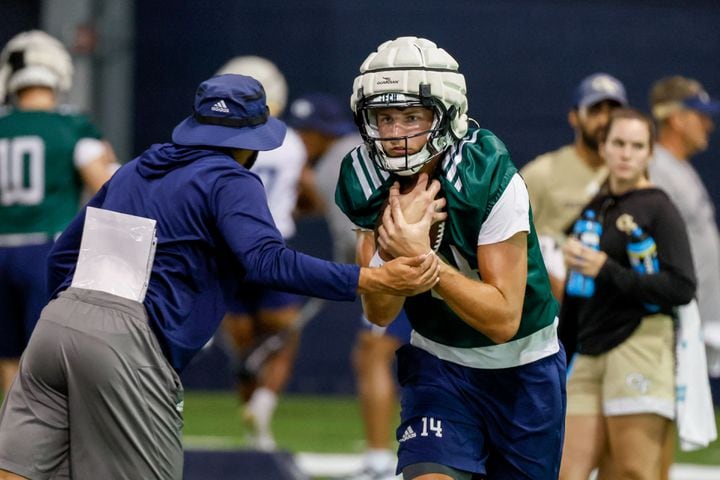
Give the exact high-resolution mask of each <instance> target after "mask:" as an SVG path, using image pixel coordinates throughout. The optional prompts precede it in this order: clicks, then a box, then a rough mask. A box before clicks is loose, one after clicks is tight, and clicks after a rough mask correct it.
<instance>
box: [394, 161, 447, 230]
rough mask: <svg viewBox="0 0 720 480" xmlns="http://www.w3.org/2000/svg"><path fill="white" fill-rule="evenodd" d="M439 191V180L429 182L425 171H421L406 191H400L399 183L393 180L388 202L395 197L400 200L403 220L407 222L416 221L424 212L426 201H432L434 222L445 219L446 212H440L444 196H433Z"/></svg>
mask: <svg viewBox="0 0 720 480" xmlns="http://www.w3.org/2000/svg"><path fill="white" fill-rule="evenodd" d="M428 182H429V185H428ZM439 192H440V182H439V181H437V180H433V181H432V182H430V177H428V175H427V173H421V174H420V175H418V177H417V182H416V183H415V185H414V186H413V187H412V188H411V189H410V190H408V191H401V189H400V183H398V182H395V183H394V184H393V186H392V187H391V188H390V195H389V198H388V204H389V202H390V200H391V199H392V198H395V197H397V198H398V200H400V209H401V210H402V212H403V216H404V217H405V221H406V222H407V223H416V222H419V221H420V219H421V218H422V216H423V215H424V214H425V208H426V207H427V205H428V203H432V204H433V208H434V212H435V214H434V215H433V219H432V223H433V224H435V223H437V222H440V221H443V220H445V218H446V217H447V214H446V213H444V212H442V209H443V208H444V207H445V203H446V200H445V199H444V198H435V197H437V194H438V193H439ZM388 209H389V207H388Z"/></svg>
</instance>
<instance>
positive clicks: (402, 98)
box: [355, 93, 453, 176]
mask: <svg viewBox="0 0 720 480" xmlns="http://www.w3.org/2000/svg"><path fill="white" fill-rule="evenodd" d="M412 107H420V108H427V109H430V110H431V111H432V115H433V118H432V124H431V126H430V128H429V129H426V130H422V131H419V132H413V133H411V134H410V135H406V136H400V137H383V136H382V134H381V133H380V130H379V125H378V120H377V113H378V112H379V111H380V110H381V109H388V108H391V109H398V110H404V109H407V108H412ZM355 121H356V123H357V125H358V127H359V129H360V135H361V136H362V138H363V140H364V141H365V144H366V146H367V148H368V151H369V152H370V155H371V157H372V159H373V160H374V161H375V163H377V164H378V166H379V167H380V168H382V169H383V170H385V171H388V172H391V173H395V174H397V175H403V176H404V175H413V174H415V173H417V172H418V171H420V169H421V168H422V167H423V165H425V164H426V163H428V162H429V161H431V160H432V159H434V158H435V157H436V156H437V155H439V154H440V153H442V152H443V151H444V150H445V149H446V148H447V146H448V145H450V143H452V140H453V139H452V133H451V132H450V129H449V127H448V122H447V111H446V109H445V106H444V105H443V104H442V103H441V102H439V101H437V100H436V99H433V98H432V97H426V98H421V97H419V96H417V95H410V94H404V93H386V94H380V95H375V96H373V97H366V98H365V99H363V100H362V101H360V102H359V103H358V106H357V109H356V112H355ZM421 136H423V137H425V144H424V145H423V147H422V148H421V149H420V150H419V151H417V152H415V153H408V152H409V151H410V149H409V141H410V140H412V139H415V138H417V137H421ZM397 140H401V141H404V142H405V152H406V153H405V155H403V156H394V155H390V154H388V152H386V151H385V149H384V147H383V143H384V142H389V141H397Z"/></svg>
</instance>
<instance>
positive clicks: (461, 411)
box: [336, 37, 565, 480]
mask: <svg viewBox="0 0 720 480" xmlns="http://www.w3.org/2000/svg"><path fill="white" fill-rule="evenodd" d="M458 68H459V67H458V64H457V62H456V61H455V59H453V58H452V56H450V55H449V54H448V53H447V52H446V51H445V50H443V49H441V48H438V47H437V46H436V45H435V43H433V42H431V41H429V40H426V39H422V38H416V37H401V38H398V39H396V40H391V41H388V42H385V43H383V44H382V45H380V46H379V47H378V49H377V51H376V52H373V53H371V54H370V55H369V56H368V57H367V59H366V60H365V61H364V62H363V64H362V65H361V67H360V75H359V76H358V77H357V78H356V79H355V82H354V84H353V91H352V96H351V106H352V109H353V112H354V113H355V118H356V123H357V124H358V126H359V128H360V133H361V135H362V136H363V139H364V141H365V143H364V145H363V146H361V147H358V148H357V149H355V150H353V151H352V152H350V153H349V154H348V155H347V156H346V157H345V159H344V160H343V164H342V169H341V174H340V178H339V181H338V191H337V197H336V199H337V202H338V205H339V206H340V208H341V209H342V210H343V211H344V212H345V213H346V214H347V215H348V217H349V218H350V219H351V220H352V221H353V222H354V223H355V224H357V225H358V226H360V227H363V228H364V229H367V231H365V232H361V233H360V238H359V241H360V242H361V245H360V247H359V248H360V251H361V252H364V255H362V258H361V265H369V266H375V267H377V266H382V265H383V264H384V262H385V261H386V260H388V259H391V258H393V257H395V256H398V255H404V254H406V253H410V252H428V251H429V250H430V249H431V248H432V250H436V251H437V256H438V257H439V258H440V259H441V261H440V265H441V270H440V281H439V283H438V284H437V286H435V287H434V288H433V289H432V290H431V291H430V292H426V293H424V294H420V295H415V296H412V297H404V296H394V295H372V294H371V295H364V296H363V307H364V310H365V313H366V315H367V317H368V319H370V321H372V322H373V323H376V324H378V325H381V326H382V325H387V324H388V323H390V322H392V321H393V320H394V319H395V317H396V316H397V315H398V313H399V312H400V310H401V309H404V310H405V312H406V314H407V316H408V318H409V319H410V324H411V325H412V333H411V341H410V344H407V345H404V346H402V347H401V348H400V349H399V350H398V352H397V361H398V379H399V382H400V386H401V392H402V395H401V398H402V399H401V407H402V408H401V424H400V426H399V427H398V429H397V431H396V438H397V440H398V442H399V444H400V447H399V451H398V465H397V470H396V471H397V473H402V474H403V478H406V479H412V478H433V479H437V480H439V479H468V480H469V479H471V478H473V477H474V476H477V475H483V476H485V477H487V478H498V479H499V478H502V479H521V478H522V479H525V478H538V479H540V478H543V479H551V478H556V477H557V474H558V469H559V466H560V453H561V447H562V438H563V420H564V412H565V357H564V352H563V350H562V347H561V346H560V345H559V343H558V339H557V333H556V330H557V318H556V314H557V302H556V301H555V300H554V299H553V296H552V293H551V291H550V284H549V281H548V278H547V273H546V271H545V267H544V265H543V263H542V256H541V253H540V247H539V245H538V242H537V237H536V234H535V230H534V227H533V224H532V217H531V214H530V203H529V200H528V195H527V190H526V188H525V184H524V183H523V181H522V178H521V177H520V176H519V175H518V174H517V170H516V168H515V167H514V165H513V164H512V161H511V160H510V155H509V153H508V151H507V149H506V148H505V146H504V145H503V144H502V142H501V141H500V140H499V139H498V138H497V137H496V136H495V135H493V134H492V133H491V132H489V131H487V130H484V129H479V128H477V127H476V126H471V125H470V124H469V119H468V116H467V98H466V89H465V78H464V76H463V75H462V74H460V73H459V72H458ZM438 193H440V195H441V198H439V199H436V198H435V197H436V194H438ZM388 199H389V202H388ZM386 202H388V205H389V206H388V207H386V206H385V205H386ZM445 205H446V210H447V211H446V214H442V213H441V212H439V211H438V209H442V207H443V206H445ZM428 211H430V212H434V215H433V219H434V220H436V221H439V222H441V223H439V224H438V225H437V226H436V227H435V228H433V229H432V230H431V232H432V233H431V236H428V235H427V234H426V233H425V231H420V230H419V229H418V227H419V226H422V222H420V223H415V222H416V221H418V220H419V219H423V220H424V219H425V218H426V216H427V215H428ZM378 225H379V226H378ZM376 229H377V239H376V236H375V235H376V234H375V233H374V232H373V230H376ZM373 252H374V253H373ZM540 399H542V401H539V400H540Z"/></svg>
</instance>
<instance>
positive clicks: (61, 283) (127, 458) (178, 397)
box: [0, 75, 438, 480]
mask: <svg viewBox="0 0 720 480" xmlns="http://www.w3.org/2000/svg"><path fill="white" fill-rule="evenodd" d="M284 136H285V125H284V124H282V123H281V122H280V121H278V120H276V119H274V118H272V117H269V116H268V109H267V105H266V103H265V92H264V91H263V88H262V86H261V85H260V84H259V83H258V82H257V81H256V80H254V79H253V78H251V77H246V76H242V75H220V76H217V77H213V78H211V79H209V80H207V81H205V82H203V83H201V84H200V86H199V87H198V90H197V94H196V97H195V102H194V107H193V114H192V115H191V116H189V117H188V118H186V119H185V120H184V121H182V122H181V123H180V124H179V125H178V126H177V127H176V128H175V130H174V131H173V135H172V140H173V142H172V143H167V144H161V145H154V146H152V147H151V148H150V149H148V150H147V151H145V152H144V153H143V154H141V155H140V156H139V157H138V158H136V159H134V160H133V161H131V162H129V163H128V164H127V165H125V166H123V167H122V168H121V169H120V170H118V172H117V173H116V174H115V175H114V177H113V178H112V179H111V180H110V181H108V182H107V183H106V184H105V185H104V186H103V188H102V189H101V190H100V191H99V192H98V193H97V195H95V197H93V198H92V199H91V200H90V202H89V203H88V206H87V207H86V208H85V209H83V211H82V212H81V213H80V214H79V215H78V216H77V217H76V218H75V220H74V221H73V222H72V224H71V225H70V226H69V227H68V228H67V230H66V231H65V232H64V233H63V234H62V235H61V236H60V238H59V239H58V241H57V243H56V244H55V247H54V249H53V251H52V253H51V255H50V258H49V269H50V276H49V278H50V288H51V291H52V300H51V301H50V303H49V304H48V305H47V306H46V307H45V309H44V310H43V313H42V315H41V317H40V320H39V322H38V326H37V328H36V330H35V332H34V333H33V336H32V338H31V340H30V344H29V345H28V348H27V350H26V351H25V354H24V355H23V357H22V360H21V364H20V372H19V374H18V376H17V378H16V380H15V382H14V384H13V387H12V388H11V390H10V391H9V393H8V395H7V397H6V398H5V402H4V404H3V407H2V410H1V411H0V479H18V478H30V479H46V478H57V476H61V477H62V476H63V475H70V476H71V478H106V479H120V478H132V479H140V478H142V479H146V480H147V479H180V478H181V477H182V458H183V453H182V443H181V435H180V431H181V428H182V423H183V420H182V386H181V384H180V380H179V378H178V374H177V372H179V371H180V370H182V368H183V367H184V366H185V365H187V363H188V362H189V361H190V359H191V358H192V357H193V355H194V354H195V353H196V352H197V351H198V350H199V349H200V348H201V347H202V346H203V345H204V344H205V343H206V342H207V341H208V340H209V338H210V337H211V336H212V334H213V333H214V331H215V329H216V328H217V326H218V324H219V322H220V319H221V318H222V315H223V314H224V302H223V294H224V292H228V291H232V290H236V289H237V288H238V286H239V285H242V283H243V282H245V281H251V282H253V283H256V284H261V285H266V286H269V287H273V288H278V289H283V290H287V291H291V292H297V293H301V294H304V295H310V296H317V297H322V298H327V299H331V300H353V299H354V298H355V296H356V295H357V294H358V293H367V292H380V293H390V294H395V295H414V294H416V293H420V292H423V291H426V290H428V289H429V288H431V287H432V286H433V285H434V283H435V282H436V279H437V276H438V264H437V259H436V258H435V257H434V255H424V256H420V257H415V258H401V259H397V260H396V261H393V262H389V263H387V264H386V265H385V266H384V267H382V268H376V269H367V268H362V269H361V268H359V267H357V266H354V265H343V264H337V263H331V262H326V261H323V260H319V259H316V258H313V257H310V256H307V255H303V254H302V253H298V252H295V251H293V250H291V249H289V248H287V247H286V246H285V244H284V242H283V239H282V236H281V235H280V233H279V232H278V231H277V229H276V228H275V225H274V223H273V220H272V217H271V216H270V212H269V210H268V206H267V201H266V198H265V192H264V189H263V186H262V183H261V182H260V180H259V178H258V177H257V176H256V175H255V174H253V173H252V172H251V171H250V170H249V169H250V167H251V166H252V163H253V162H254V160H255V158H256V156H257V152H258V151H262V150H272V149H274V148H277V147H278V146H279V145H280V144H281V143H282V140H283V138H284ZM427 210H428V211H427V213H426V216H425V218H424V220H423V221H424V222H425V224H426V226H427V227H428V228H426V229H424V232H422V233H423V234H424V236H425V239H427V235H428V231H429V225H430V221H431V217H432V207H431V206H429V205H428V209H427ZM421 230H422V229H421Z"/></svg>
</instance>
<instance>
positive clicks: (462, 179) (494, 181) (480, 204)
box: [335, 129, 558, 348]
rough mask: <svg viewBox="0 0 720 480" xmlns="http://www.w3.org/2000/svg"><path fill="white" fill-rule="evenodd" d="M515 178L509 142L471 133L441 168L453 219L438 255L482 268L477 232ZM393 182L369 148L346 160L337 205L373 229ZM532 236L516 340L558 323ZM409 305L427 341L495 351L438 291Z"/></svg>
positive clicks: (460, 265)
mask: <svg viewBox="0 0 720 480" xmlns="http://www.w3.org/2000/svg"><path fill="white" fill-rule="evenodd" d="M515 173H517V169H516V168H515V166H514V165H513V163H512V161H511V159H510V155H509V153H508V151H507V149H506V148H505V145H504V144H503V143H502V142H501V141H500V140H499V139H498V138H497V137H496V136H495V135H494V134H492V133H491V132H489V131H487V130H483V129H471V130H470V131H469V132H468V133H467V135H466V136H465V137H464V138H463V139H461V140H459V141H458V142H457V143H456V144H455V145H454V146H453V147H452V148H451V149H449V150H448V152H447V153H446V154H445V156H444V158H443V159H442V161H441V162H440V164H439V167H438V172H437V176H438V178H439V180H440V182H441V186H442V192H443V194H444V195H445V197H446V198H447V207H446V210H447V213H448V219H447V221H446V225H445V232H444V236H443V240H442V243H441V245H440V248H439V250H438V254H439V255H440V256H442V258H443V259H444V260H445V261H446V262H448V263H449V264H451V265H453V266H454V267H456V268H457V269H458V270H460V271H463V272H464V273H465V272H467V270H468V266H470V270H471V272H467V273H466V274H470V275H469V276H473V275H474V278H476V279H480V280H482V279H481V278H480V277H479V273H478V271H477V245H478V234H479V232H480V229H481V227H482V225H483V222H484V221H485V220H486V219H487V217H488V215H489V214H490V211H491V210H492V208H493V206H494V205H495V203H496V202H497V201H498V199H499V198H500V197H501V195H502V194H503V192H504V190H505V188H506V187H507V185H508V184H509V182H510V180H511V179H512V177H513V176H514V175H515ZM394 179H395V178H394V177H392V176H391V175H389V174H388V173H387V172H385V171H383V170H381V169H379V168H378V167H377V166H376V165H375V163H374V162H373V161H372V160H371V159H370V157H369V155H368V153H367V150H366V149H365V147H364V146H361V147H358V148H356V149H355V150H353V151H352V152H350V153H349V154H348V155H347V156H346V157H345V158H344V159H343V162H342V166H341V172H340V178H339V180H338V186H337V190H336V193H335V201H336V203H337V204H338V206H339V207H340V209H341V210H342V211H343V212H345V214H346V215H347V216H348V217H349V218H350V220H351V221H352V222H353V223H355V224H356V225H358V226H361V227H364V228H369V229H374V228H375V225H376V222H377V220H378V215H379V213H380V209H381V208H382V205H383V204H384V202H385V200H386V198H387V195H388V191H389V188H390V186H391V185H392V182H393V181H394ZM529 220H530V222H529V223H530V225H531V227H530V229H531V231H530V234H529V235H528V236H527V246H528V275H527V286H526V289H525V299H524V305H523V312H522V319H521V323H520V328H519V330H518V332H517V334H516V336H515V337H514V338H513V340H516V339H521V338H524V337H528V336H530V335H532V334H534V333H535V332H538V331H539V330H541V329H544V328H545V327H549V326H551V325H553V323H554V320H555V316H556V314H557V310H558V307H557V303H556V302H555V300H554V298H553V297H552V294H551V292H550V284H549V281H548V277H547V272H546V270H545V266H544V264H543V261H542V256H541V254H540V248H539V246H538V241H537V235H536V233H535V229H534V227H533V226H532V213H530V219H529ZM404 308H405V310H406V313H407V315H408V318H409V319H410V323H411V324H412V327H413V329H414V330H415V331H416V332H418V333H419V334H420V335H422V336H423V337H425V338H427V339H430V340H431V341H433V342H437V343H439V344H442V345H447V346H450V347H458V348H476V347H486V346H493V345H495V343H494V342H493V341H492V340H490V339H489V338H488V337H487V336H485V335H483V334H482V333H480V332H479V331H477V330H475V329H474V328H472V327H470V326H469V325H468V324H467V323H465V322H464V321H462V320H461V319H460V317H458V316H457V315H456V314H455V312H453V311H452V309H451V308H450V307H449V306H448V305H447V304H446V303H445V302H444V301H443V299H442V298H440V297H439V296H438V295H437V294H434V293H432V292H426V293H423V294H421V295H416V296H414V297H408V298H407V300H406V301H405V305H404Z"/></svg>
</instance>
